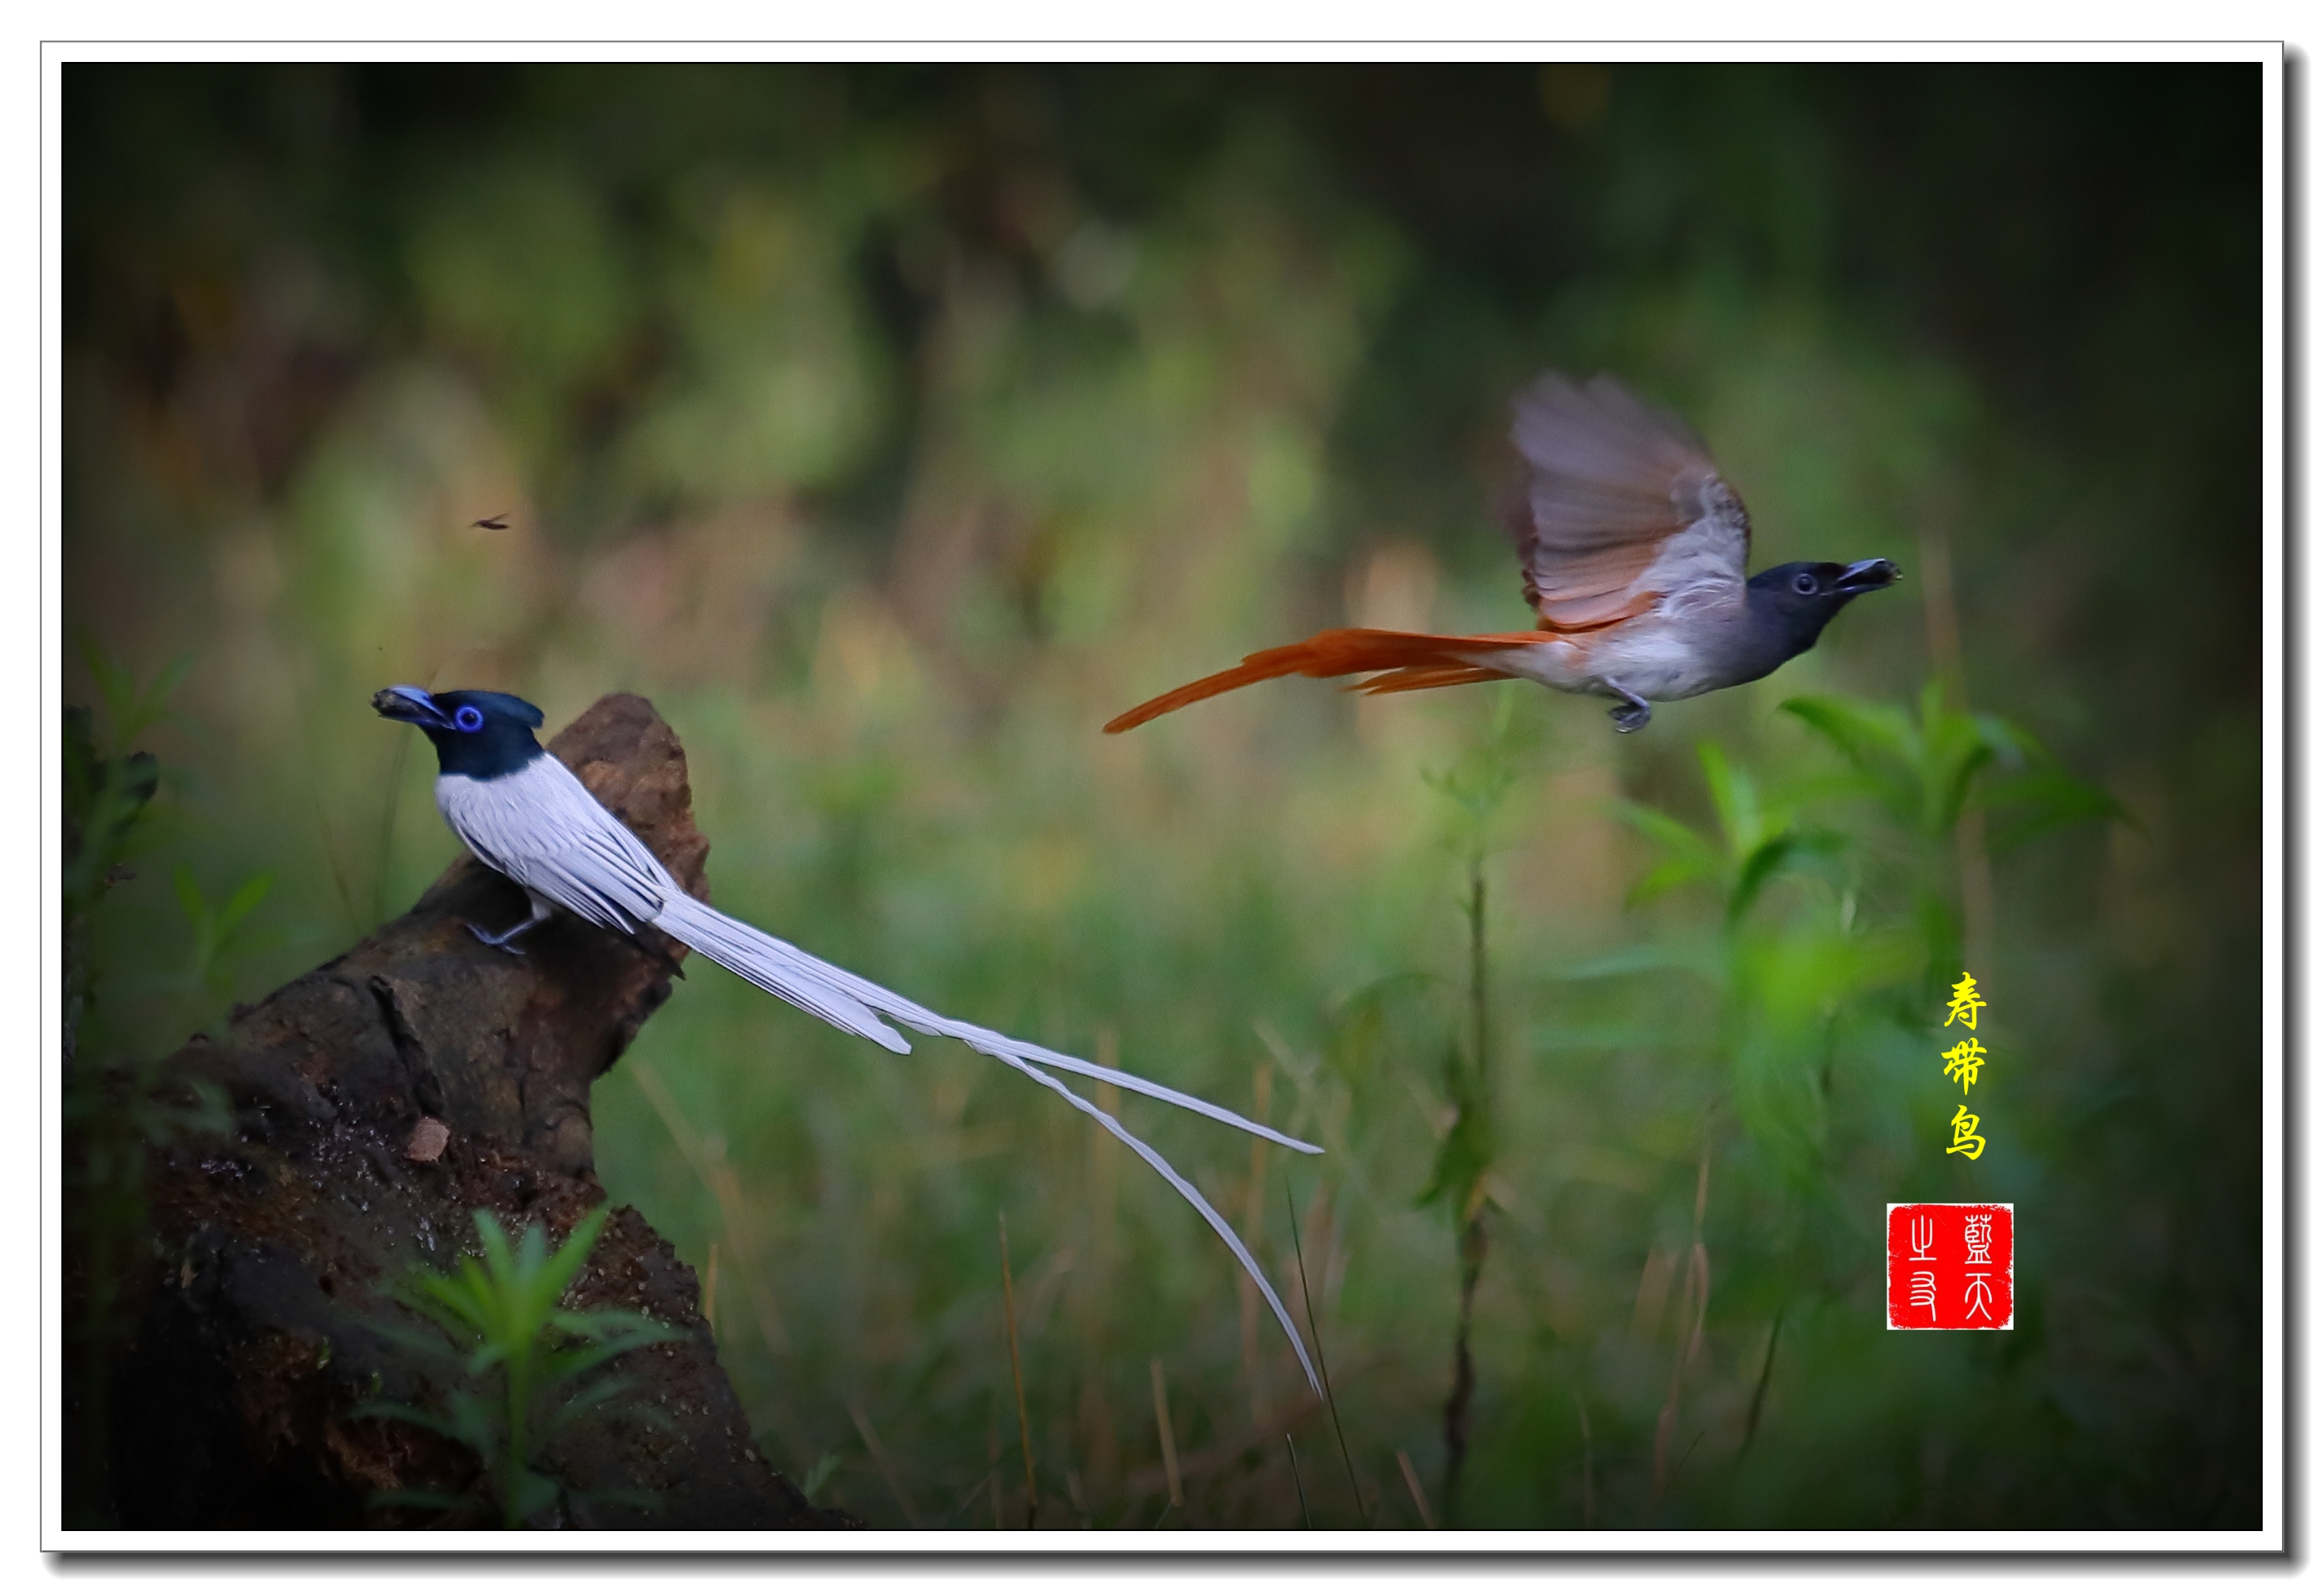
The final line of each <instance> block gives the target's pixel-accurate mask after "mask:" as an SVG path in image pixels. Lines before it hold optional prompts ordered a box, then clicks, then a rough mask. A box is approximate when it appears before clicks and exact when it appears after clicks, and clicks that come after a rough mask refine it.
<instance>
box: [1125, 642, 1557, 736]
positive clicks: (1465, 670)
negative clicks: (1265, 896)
mask: <svg viewBox="0 0 2324 1593" xmlns="http://www.w3.org/2000/svg"><path fill="white" fill-rule="evenodd" d="M1542 640H1543V638H1542V637H1541V636H1540V635H1539V634H1538V633H1534V632H1527V633H1526V634H1523V635H1517V636H1431V635H1426V634H1423V633H1420V632H1416V631H1317V632H1316V633H1315V634H1314V635H1313V636H1311V637H1309V638H1308V639H1307V640H1305V641H1295V642H1293V643H1291V644H1290V645H1289V646H1287V647H1271V648H1268V649H1267V650H1266V651H1265V652H1259V653H1253V654H1251V655H1250V657H1249V658H1245V659H1243V661H1242V662H1241V663H1240V664H1238V665H1236V666H1235V667H1234V668H1231V669H1222V670H1220V671H1219V672H1218V673H1217V674H1216V675H1206V676H1204V677H1203V678H1202V679H1200V680H1194V681H1189V682H1188V683H1187V684H1185V686H1180V687H1178V688H1177V689H1176V691H1167V692H1164V693H1163V694H1162V695H1160V696H1158V697H1155V698H1153V699H1152V700H1151V701H1148V702H1144V703H1140V704H1139V705H1138V706H1137V707H1135V708H1132V709H1131V710H1130V712H1129V713H1127V714H1120V715H1118V716H1116V717H1115V718H1114V719H1112V720H1111V722H1109V723H1107V725H1106V727H1105V733H1106V734H1108V735H1120V733H1121V732H1123V731H1126V730H1135V729H1137V728H1138V727H1139V725H1141V724H1144V723H1146V722H1147V721H1148V720H1149V719H1159V718H1160V717H1161V716H1162V715H1163V714H1170V713H1175V712H1176V710H1178V709H1180V708H1184V707H1185V706H1186V705H1187V704H1190V703H1199V702H1201V701H1202V700H1203V698H1205V697H1214V696H1217V695H1219V694H1220V693H1221V692H1231V691H1233V690H1235V689H1237V688H1238V687H1240V686H1253V685H1256V684H1257V683H1259V681H1262V680H1275V679H1277V678H1279V677H1283V676H1286V675H1305V676H1309V677H1314V678H1316V679H1324V678H1328V677H1331V676H1334V675H1360V674H1363V673H1364V672H1366V671H1368V670H1372V669H1395V670H1399V671H1402V670H1416V669H1417V670H1430V671H1435V670H1451V671H1458V672H1460V674H1459V677H1458V678H1446V679H1442V680H1436V679H1431V680H1426V681H1422V680H1418V679H1414V680H1412V681H1410V683H1409V684H1407V685H1405V686H1393V687H1389V688H1388V689H1390V690H1399V691H1412V690H1416V689H1418V688H1419V687H1421V686H1458V685H1462V684H1464V683H1465V682H1467V681H1468V680H1470V679H1472V678H1489V677H1491V676H1492V675H1493V674H1494V673H1496V671H1493V670H1490V669H1485V668H1483V667H1482V666H1480V664H1479V663H1478V662H1477V658H1476V655H1477V654H1479V653H1492V652H1501V651H1505V650H1507V649H1511V648H1520V647H1538V646H1540V645H1541V643H1542ZM1480 669H1482V671H1483V672H1482V674H1481V675H1475V674H1471V671H1477V670H1480Z"/></svg>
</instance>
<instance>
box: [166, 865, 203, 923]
mask: <svg viewBox="0 0 2324 1593" xmlns="http://www.w3.org/2000/svg"><path fill="white" fill-rule="evenodd" d="M170 887H171V889H172V890H174V891H176V892H177V896H178V907H179V908H180V911H182V912H183V913H184V914H185V915H186V922H187V923H189V924H190V925H193V926H194V929H195V931H196V933H199V932H200V931H201V930H202V929H203V928H204V927H205V926H206V925H208V923H209V917H210V910H209V906H208V903H206V902H205V901H203V900H202V888H201V886H200V885H199V884H198V883H197V882H196V880H195V879H194V871H193V870H191V869H189V868H188V867H186V865H185V864H183V863H180V864H179V865H178V866H177V867H176V868H174V869H172V870H170Z"/></svg>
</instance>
